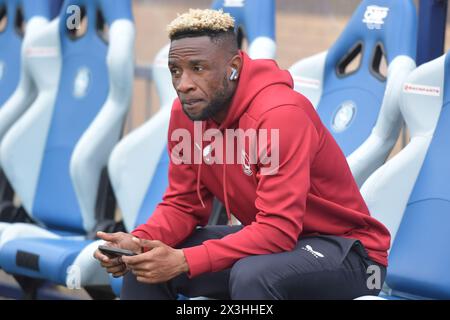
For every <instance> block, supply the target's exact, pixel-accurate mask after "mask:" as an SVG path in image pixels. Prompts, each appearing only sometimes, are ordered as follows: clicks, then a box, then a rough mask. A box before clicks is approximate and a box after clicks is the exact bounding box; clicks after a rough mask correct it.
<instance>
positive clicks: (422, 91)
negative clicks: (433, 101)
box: [403, 83, 441, 97]
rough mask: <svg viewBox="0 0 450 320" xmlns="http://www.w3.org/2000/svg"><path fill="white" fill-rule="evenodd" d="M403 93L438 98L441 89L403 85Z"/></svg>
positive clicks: (412, 84) (411, 84) (418, 85)
mask: <svg viewBox="0 0 450 320" xmlns="http://www.w3.org/2000/svg"><path fill="white" fill-rule="evenodd" d="M403 92H407V93H412V94H418V95H422V96H432V97H439V96H440V95H441V88H440V87H433V86H425V85H420V84H414V83H405V84H404V85H403Z"/></svg>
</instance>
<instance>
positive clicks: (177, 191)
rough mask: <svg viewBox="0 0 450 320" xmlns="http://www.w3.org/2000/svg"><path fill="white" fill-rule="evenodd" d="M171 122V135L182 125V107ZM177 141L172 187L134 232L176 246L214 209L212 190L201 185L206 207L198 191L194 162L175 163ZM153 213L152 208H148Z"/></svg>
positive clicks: (170, 172)
mask: <svg viewBox="0 0 450 320" xmlns="http://www.w3.org/2000/svg"><path fill="white" fill-rule="evenodd" d="M173 110H174V111H172V115H171V118H170V124H169V139H168V141H171V139H170V137H171V135H172V132H173V131H174V130H175V129H176V128H182V124H180V123H179V122H180V121H179V118H180V115H179V113H177V112H180V108H176V106H175V108H173ZM177 144H178V142H169V145H168V151H169V158H170V163H169V187H168V188H167V190H166V192H165V194H164V196H163V199H162V202H161V203H159V204H158V206H157V207H156V209H155V211H154V212H153V214H152V215H151V216H150V218H149V219H148V221H147V222H146V223H145V224H142V225H140V226H138V227H137V228H136V229H135V230H134V231H133V232H132V234H133V235H135V236H137V237H139V238H142V239H149V240H160V241H161V242H163V243H165V244H167V245H169V246H172V247H174V246H176V245H178V244H179V243H180V242H182V241H184V240H185V239H186V238H187V237H188V236H189V235H190V234H191V233H192V232H193V230H194V229H195V227H196V226H197V225H202V226H204V225H206V224H207V223H208V219H209V214H210V212H211V209H212V201H213V196H212V194H211V193H210V192H209V191H208V190H207V189H206V188H205V187H204V186H203V185H200V190H199V191H200V193H201V196H202V199H203V200H204V205H205V206H204V207H203V205H202V203H201V200H200V199H199V197H198V194H197V184H196V182H197V171H196V170H195V169H194V167H193V166H194V165H193V164H184V163H183V164H174V163H173V161H172V160H173V159H172V158H171V157H170V155H171V154H172V150H173V148H174V147H176V145H177ZM149 214H150V212H149Z"/></svg>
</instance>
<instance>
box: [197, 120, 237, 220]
mask: <svg viewBox="0 0 450 320" xmlns="http://www.w3.org/2000/svg"><path fill="white" fill-rule="evenodd" d="M204 125H205V122H202V136H203V132H204V131H205V127H204ZM199 147H200V146H199ZM202 148H203V144H202V146H201V147H200V150H198V151H199V152H200V154H201V161H200V164H199V165H198V171H197V197H198V199H199V200H200V203H201V204H202V207H203V208H206V206H205V203H204V202H203V197H202V193H201V192H200V180H201V174H202V164H203V149H202ZM222 168H223V177H222V180H223V198H224V202H225V211H226V212H227V218H228V225H231V224H232V221H231V213H230V205H229V203H228V193H227V174H226V171H227V169H226V168H227V166H226V165H225V164H223V165H222Z"/></svg>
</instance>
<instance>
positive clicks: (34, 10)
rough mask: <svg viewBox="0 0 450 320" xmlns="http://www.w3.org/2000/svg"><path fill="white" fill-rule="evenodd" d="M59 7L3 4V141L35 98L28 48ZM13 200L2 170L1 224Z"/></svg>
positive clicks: (20, 0)
mask: <svg viewBox="0 0 450 320" xmlns="http://www.w3.org/2000/svg"><path fill="white" fill-rule="evenodd" d="M58 6H60V3H59V1H55V0H36V1H33V0H0V48H2V49H1V50H0V141H1V139H2V138H3V136H4V135H5V133H6V131H7V130H8V129H9V128H10V127H11V125H12V124H13V123H14V122H15V121H16V120H17V119H18V118H19V117H20V116H21V115H22V114H23V112H24V111H25V110H26V109H27V108H28V107H29V105H30V104H31V102H32V101H33V100H34V98H35V96H36V95H35V89H34V87H33V85H32V84H31V83H30V80H29V76H28V70H27V67H26V65H25V63H26V59H25V50H26V49H25V47H27V46H28V45H29V42H30V39H32V38H33V37H34V36H35V35H36V34H37V33H38V32H39V31H40V30H41V29H42V28H43V27H44V26H46V25H48V23H49V22H50V20H51V19H52V18H53V17H54V15H55V12H54V11H55V10H52V9H54V8H58ZM13 196H14V193H13V191H12V189H11V186H10V184H9V183H8V181H7V179H6V177H5V176H4V174H3V171H2V170H1V168H0V221H2V220H7V218H8V217H6V216H5V215H8V216H11V214H12V213H13V212H12V210H11V209H13V208H12V203H11V202H10V201H12V198H13ZM8 210H9V212H8ZM0 224H1V223H0ZM0 229H1V225H0Z"/></svg>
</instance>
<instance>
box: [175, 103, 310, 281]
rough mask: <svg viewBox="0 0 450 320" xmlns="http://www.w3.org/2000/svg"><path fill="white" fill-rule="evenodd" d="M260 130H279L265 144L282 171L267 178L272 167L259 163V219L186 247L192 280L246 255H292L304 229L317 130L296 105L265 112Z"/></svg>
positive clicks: (257, 200)
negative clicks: (276, 154)
mask: <svg viewBox="0 0 450 320" xmlns="http://www.w3.org/2000/svg"><path fill="white" fill-rule="evenodd" d="M258 129H268V130H272V129H278V130H279V143H277V142H276V141H271V140H270V139H269V141H268V144H267V151H268V155H269V156H273V155H274V153H278V154H279V166H278V171H276V170H275V171H272V172H271V174H265V175H263V174H262V169H263V168H266V169H267V168H268V165H267V164H266V165H264V164H262V163H259V168H260V169H259V172H258V174H257V178H258V185H257V190H256V193H257V197H256V200H255V206H256V208H257V209H258V210H259V212H258V214H257V215H256V219H255V221H254V222H253V223H252V224H250V225H247V226H245V227H244V228H243V229H241V230H240V231H238V232H236V233H234V234H231V235H228V236H226V237H224V238H222V239H218V240H208V241H205V242H204V243H203V244H202V245H199V246H195V247H191V248H186V249H183V251H184V254H185V256H186V260H187V262H188V264H189V268H190V270H189V274H188V275H189V276H190V277H194V276H197V275H200V274H202V273H205V272H215V271H219V270H223V269H226V268H229V267H231V266H232V265H233V264H234V263H235V262H236V261H237V260H239V259H241V258H244V257H246V256H250V255H260V254H270V253H278V252H284V251H290V250H292V249H293V248H294V247H295V245H296V243H297V239H298V237H299V235H300V233H301V232H302V229H303V220H304V215H305V209H306V198H307V194H308V191H309V188H310V168H311V163H312V162H313V159H314V156H315V154H316V152H317V150H318V145H319V135H318V132H317V130H316V128H315V126H314V124H313V122H312V120H311V119H310V118H309V116H308V115H307V114H306V113H305V111H304V110H302V108H301V107H299V106H294V105H285V106H280V107H277V108H274V109H271V110H269V111H267V112H266V113H264V114H263V115H262V116H261V118H260V121H259V125H258ZM268 136H269V137H270V136H271V135H270V131H269V134H268ZM260 152H261V151H260ZM266 173H267V172H266Z"/></svg>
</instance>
